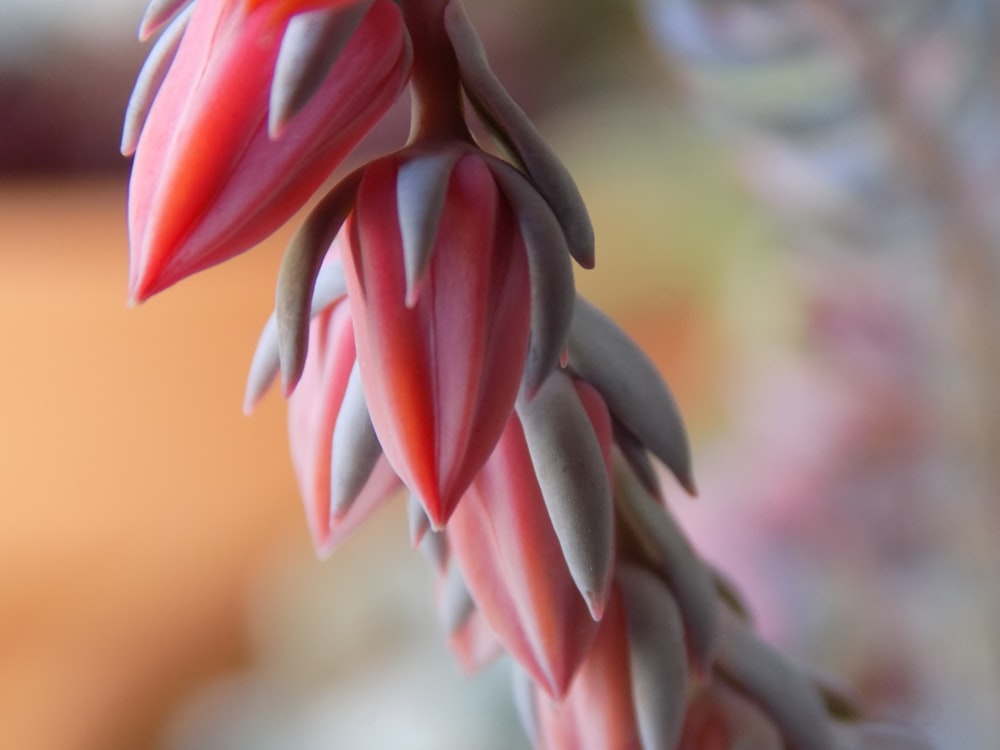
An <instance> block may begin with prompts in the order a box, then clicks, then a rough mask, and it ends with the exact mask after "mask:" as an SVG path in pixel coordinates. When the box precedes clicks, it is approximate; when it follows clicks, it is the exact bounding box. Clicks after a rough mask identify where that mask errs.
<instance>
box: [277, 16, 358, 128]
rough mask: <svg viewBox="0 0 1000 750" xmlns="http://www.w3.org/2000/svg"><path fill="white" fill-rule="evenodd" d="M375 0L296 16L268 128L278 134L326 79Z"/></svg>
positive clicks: (284, 44) (284, 45)
mask: <svg viewBox="0 0 1000 750" xmlns="http://www.w3.org/2000/svg"><path fill="white" fill-rule="evenodd" d="M373 1H374V0H367V1H366V2H359V3H354V4H349V5H346V6H342V7H334V8H322V9H320V10H313V11H307V12H305V13H300V14H299V15H296V16H292V18H291V20H290V21H289V22H288V27H287V28H286V29H285V35H284V36H283V37H282V39H281V47H280V48H279V50H278V59H277V61H276V62H275V65H274V78H273V79H272V81H271V101H270V105H269V107H268V121H267V129H268V133H269V134H270V135H271V137H272V138H277V137H279V136H280V135H281V133H282V132H283V131H284V129H285V126H286V125H287V124H288V121H289V120H291V119H292V118H293V117H294V116H295V115H296V114H298V113H299V111H300V110H301V109H302V108H303V107H304V106H305V105H306V104H307V103H308V102H309V100H310V99H311V98H312V96H313V94H315V93H316V91H317V90H318V89H319V87H320V86H321V85H322V84H323V81H324V80H326V77H327V75H329V73H330V69H331V68H332V67H333V64H334V63H335V62H336V61H337V58H338V57H340V53H341V52H343V51H344V48H345V47H346V46H347V43H348V42H349V41H350V40H351V36H352V35H353V34H354V32H355V31H356V30H357V28H358V26H360V25H361V19H362V18H364V16H365V13H367V12H368V9H369V8H371V6H372V2H373Z"/></svg>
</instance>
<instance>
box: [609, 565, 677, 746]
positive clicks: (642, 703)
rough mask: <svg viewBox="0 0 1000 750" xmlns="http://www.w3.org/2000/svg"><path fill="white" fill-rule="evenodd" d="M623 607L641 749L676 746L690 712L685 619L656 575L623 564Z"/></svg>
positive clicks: (619, 580) (620, 582) (619, 576)
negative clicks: (682, 619)
mask: <svg viewBox="0 0 1000 750" xmlns="http://www.w3.org/2000/svg"><path fill="white" fill-rule="evenodd" d="M615 578H616V580H617V583H618V586H619V589H620V590H621V594H622V599H623V600H624V603H625V622H626V626H627V631H628V651H629V674H630V677H631V680H632V701H633V704H634V708H635V719H636V725H637V726H638V728H639V739H640V742H641V743H642V747H643V750H663V749H664V748H675V747H677V742H678V740H679V739H680V735H681V727H682V726H683V724H684V712H685V710H686V708H687V691H688V667H687V652H686V650H685V645H684V627H683V625H682V622H681V615H680V612H679V611H678V609H677V605H676V604H675V603H674V599H673V597H672V596H671V595H670V592H669V591H668V590H667V588H666V587H665V586H664V585H663V582H662V581H660V580H659V579H658V578H657V577H656V576H654V575H653V574H652V573H650V572H648V571H646V570H643V569H642V568H639V567H636V566H633V565H629V564H628V563H621V564H619V566H618V570H617V571H616V573H615Z"/></svg>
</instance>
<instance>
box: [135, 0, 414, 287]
mask: <svg viewBox="0 0 1000 750" xmlns="http://www.w3.org/2000/svg"><path fill="white" fill-rule="evenodd" d="M345 5H350V6H354V5H356V2H355V3H347V2H345V0H341V1H340V2H337V0H328V2H325V3H320V2H313V3H302V2H298V3H296V2H281V0H255V1H254V0H197V2H196V3H195V4H194V10H193V13H192V16H191V20H190V22H189V23H188V25H187V28H186V30H185V31H184V35H183V39H181V42H180V46H179V48H178V50H177V53H176V56H175V57H174V59H173V63H172V64H171V65H170V69H169V71H167V73H166V76H165V77H164V78H163V82H162V84H161V85H160V86H159V90H158V92H157V93H156V96H155V99H154V100H153V103H152V106H151V107H150V108H149V115H148V117H147V118H146V121H145V123H143V124H141V125H140V124H139V122H138V119H137V120H136V121H135V122H133V123H132V124H131V125H129V126H128V127H127V130H128V129H129V128H132V129H134V130H139V129H140V127H141V133H140V134H139V137H138V145H137V147H136V152H135V161H134V163H133V167H132V177H131V180H130V184H129V244H130V248H131V262H130V276H129V295H130V299H131V300H133V301H142V300H144V299H146V298H148V297H149V296H151V295H152V294H155V293H156V292H158V291H160V290H162V289H164V288H166V287H168V286H170V285H171V284H173V283H175V282H177V281H179V280H180V279H182V278H184V277H185V276H189V275H191V274H193V273H195V272H197V271H200V270H202V269H205V268H208V267H209V266H212V265H215V264H216V263H220V262H222V261H224V260H226V259H228V258H230V257H232V256H234V255H236V254H238V253H241V252H243V251H244V250H246V249H248V248H249V247H251V246H253V245H254V244H256V243H257V242H259V241H260V240H262V239H263V238H264V237H266V236H267V235H268V234H270V233H271V232H273V231H274V230H275V229H277V228H278V227H279V226H280V225H281V224H283V223H284V222H285V221H286V220H287V219H288V218H289V217H290V216H291V215H292V214H293V213H294V212H295V211H296V210H298V209H299V208H300V207H301V206H302V205H303V204H304V203H305V202H306V201H307V200H308V199H309V197H310V196H311V195H312V193H313V192H314V191H315V190H316V189H317V188H318V187H319V186H320V184H321V183H322V182H323V181H324V180H325V179H326V178H327V177H328V176H329V175H330V173H331V171H332V170H333V169H334V168H335V167H336V166H337V165H338V164H339V163H340V161H341V160H342V159H343V158H344V157H345V156H346V155H347V153H348V152H349V151H350V150H351V149H352V148H353V147H354V146H355V145H356V144H357V142H358V141H359V140H360V139H361V137H362V136H363V135H364V134H365V133H366V132H367V131H368V130H369V128H370V127H371V126H372V125H373V124H374V123H375V121H376V120H377V119H378V118H379V117H380V116H381V115H382V113H383V112H385V110H386V109H387V108H388V107H389V105H390V104H391V103H392V102H393V101H394V100H395V99H396V97H397V96H398V95H399V93H400V91H401V90H402V88H403V86H404V84H405V83H406V80H407V77H408V73H409V66H410V59H411V52H410V44H409V39H408V36H407V33H406V30H405V28H404V27H403V23H402V19H401V16H400V13H399V10H398V9H397V8H396V6H395V5H394V4H393V3H392V2H390V0H375V2H374V3H373V4H372V6H371V8H370V9H369V10H368V12H367V13H366V14H365V16H364V18H363V19H362V20H361V22H360V24H359V25H358V26H357V29H356V30H355V31H354V33H353V34H352V35H351V36H350V40H349V41H348V42H347V44H346V45H345V46H344V49H343V51H342V52H341V54H340V56H339V57H338V59H337V61H336V63H334V65H333V67H332V68H331V69H330V72H329V74H328V75H327V76H326V77H325V79H324V80H323V81H322V83H321V84H320V85H319V87H318V89H316V93H315V94H314V96H313V97H312V98H311V99H310V100H309V101H308V102H307V103H306V104H305V105H304V106H302V108H301V111H300V112H299V113H298V114H297V115H295V116H294V118H292V119H291V120H290V121H288V122H287V126H286V127H285V128H284V131H283V133H282V137H281V138H279V139H277V140H271V138H270V137H269V135H268V131H267V121H268V101H269V97H270V93H269V92H270V90H271V87H272V73H273V72H274V69H275V63H276V61H277V58H278V54H279V47H280V46H281V43H282V41H281V40H282V37H283V36H284V34H285V32H286V28H287V26H288V22H289V19H290V17H291V15H292V14H293V13H296V12H299V11H301V10H316V9H317V8H321V7H326V8H330V7H342V6H345ZM299 6H304V7H299ZM306 56H307V57H308V53H306ZM306 67H307V69H309V68H308V65H307V66H306ZM307 77H308V76H307ZM157 78H158V76H156V75H153V74H152V73H150V74H149V75H148V76H144V77H143V80H141V81H140V89H143V88H144V87H149V88H150V89H152V88H156V85H155V84H156V82H157ZM148 96H149V95H148V94H146V93H141V92H137V94H136V97H137V99H138V100H140V103H141V100H143V99H144V98H148ZM293 98H294V97H293ZM142 109H143V107H139V106H138V105H137V111H138V112H139V114H140V115H141V110H142ZM137 117H138V115H137Z"/></svg>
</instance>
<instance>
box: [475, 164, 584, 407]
mask: <svg viewBox="0 0 1000 750" xmlns="http://www.w3.org/2000/svg"><path fill="white" fill-rule="evenodd" d="M490 167H491V169H492V171H493V176H494V177H495V178H496V181H497V184H498V185H499V186H500V189H501V190H502V191H503V193H504V195H505V196H506V198H507V200H508V202H509V203H510V205H511V207H512V208H513V210H514V214H515V215H516V216H517V221H518V226H519V227H520V230H521V237H522V238H523V239H524V245H525V248H526V250H527V251H528V269H529V273H530V274H531V343H530V347H529V350H528V361H527V362H526V363H525V368H524V383H525V388H526V391H527V394H528V396H529V397H531V396H534V394H535V392H536V391H537V390H538V388H539V387H540V386H541V384H542V381H543V380H545V378H546V377H547V376H548V374H549V373H550V372H552V371H553V370H554V369H556V367H558V365H559V359H560V357H561V356H562V353H563V350H564V349H565V348H566V345H567V342H568V340H569V332H570V324H571V321H572V319H573V300H574V298H575V296H576V292H575V287H574V285H573V269H572V267H571V265H570V262H569V259H568V257H567V256H566V253H565V252H564V250H565V247H566V240H565V238H564V235H563V232H562V230H561V229H560V227H559V225H558V223H557V222H556V220H555V217H554V216H553V215H552V211H551V210H550V209H549V207H548V206H547V205H546V204H545V201H544V200H542V197H541V196H540V195H538V193H537V192H536V191H535V189H534V188H533V187H532V186H531V185H529V184H528V182H527V181H526V180H525V179H524V177H523V176H522V175H521V174H520V173H519V172H518V171H517V170H516V169H514V168H513V167H511V166H510V165H509V164H505V163H503V162H501V161H499V160H497V159H491V160H490Z"/></svg>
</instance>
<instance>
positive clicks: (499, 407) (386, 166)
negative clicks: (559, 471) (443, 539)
mask: <svg viewBox="0 0 1000 750" xmlns="http://www.w3.org/2000/svg"><path fill="white" fill-rule="evenodd" d="M420 157H421V155H420V154H419V153H414V152H413V151H409V152H404V153H403V154H400V155H394V156H391V157H388V158H386V159H382V160H380V161H377V162H375V163H373V164H372V165H371V166H370V167H368V169H367V170H366V172H365V174H364V177H363V178H362V180H361V183H360V185H359V187H358V191H357V197H356V202H355V209H354V212H353V213H352V214H351V216H350V218H349V219H348V221H347V224H346V225H345V227H344V230H343V231H344V236H345V237H346V239H347V241H346V242H345V243H343V246H342V247H343V265H344V271H345V276H346V279H347V290H348V296H349V298H350V301H351V309H352V311H353V313H354V326H355V332H356V334H357V343H358V362H359V365H360V368H361V376H362V380H363V382H364V390H365V396H366V398H367V401H368V405H369V408H370V410H371V417H372V422H373V424H374V425H375V430H376V432H377V434H378V436H379V440H380V442H381V444H382V447H383V449H384V450H385V454H386V457H387V458H388V459H389V463H390V464H392V467H393V468H394V469H395V471H396V473H397V474H398V475H399V477H400V478H401V479H402V480H403V482H404V483H405V484H406V486H407V487H408V488H409V489H410V490H411V491H412V492H413V493H415V494H416V495H417V497H418V498H419V500H420V502H421V503H422V504H423V506H424V508H425V510H426V511H427V515H428V517H429V518H430V520H431V523H432V524H433V525H434V526H435V527H436V528H441V527H442V526H443V525H444V523H445V522H446V521H447V519H448V517H449V516H450V515H451V513H452V511H453V510H454V508H455V506H456V505H457V504H458V501H459V498H460V497H461V496H462V494H463V493H464V492H465V490H466V489H467V488H468V486H469V484H470V483H471V482H472V479H473V477H474V476H475V475H476V473H477V472H478V471H479V469H480V468H481V467H482V465H483V463H484V462H485V461H486V459H487V458H488V456H489V455H490V453H491V452H492V451H493V447H494V446H495V445H496V443H497V440H498V439H499V437H500V434H501V432H502V431H503V428H504V425H505V424H506V422H507V418H508V416H509V415H510V413H511V411H512V409H513V406H514V400H515V397H516V395H517V391H518V387H519V384H520V382H521V375H522V373H523V371H524V363H525V359H526V356H527V350H528V335H529V328H530V316H531V307H532V302H531V284H530V281H529V272H528V261H527V256H526V251H525V247H524V242H523V240H522V238H521V234H520V230H519V226H518V222H517V220H516V217H515V215H514V213H513V211H512V209H511V207H510V205H509V204H508V202H507V200H506V199H505V198H504V196H503V195H502V194H501V192H500V190H499V188H498V186H497V183H496V181H495V179H494V177H493V175H492V173H491V171H490V169H489V166H488V165H487V162H486V160H485V159H484V157H483V156H482V155H480V154H478V153H476V152H473V151H471V149H469V150H465V151H462V152H461V153H459V154H458V155H457V157H456V158H455V159H454V160H453V163H452V164H451V165H450V166H448V168H446V169H444V170H443V177H442V173H441V172H440V171H439V170H438V169H437V167H436V166H435V167H434V168H433V169H429V170H428V175H429V182H428V183H427V186H426V190H425V189H423V188H421V189H419V190H412V189H411V188H412V187H413V185H415V184H416V185H418V186H419V185H421V184H422V183H421V180H420V179H416V180H415V181H414V180H412V179H410V178H411V177H413V175H414V170H413V169H411V168H410V166H411V163H412V161H413V160H415V159H418V158H420ZM432 166H434V163H433V162H432ZM428 191H431V192H433V191H437V194H438V195H439V198H440V200H428V199H427V195H428V194H429V193H428ZM414 202H416V203H417V206H416V208H414V205H413V203H414ZM411 209H412V210H411ZM404 217H409V218H407V220H406V221H403V220H402V219H403V218H404ZM420 217H423V218H422V219H421V218H420ZM410 219H413V220H412V221H410ZM411 227H412V231H411V229H410V228H411Z"/></svg>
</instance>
